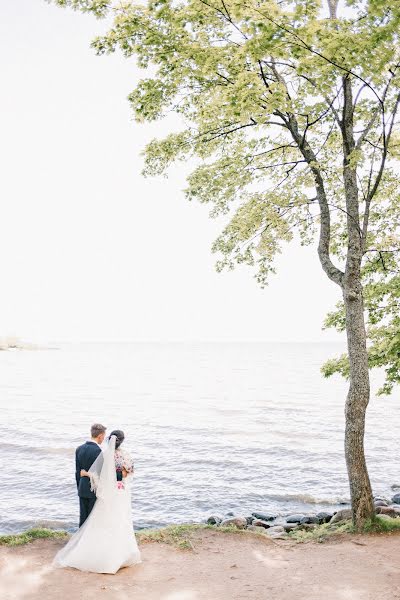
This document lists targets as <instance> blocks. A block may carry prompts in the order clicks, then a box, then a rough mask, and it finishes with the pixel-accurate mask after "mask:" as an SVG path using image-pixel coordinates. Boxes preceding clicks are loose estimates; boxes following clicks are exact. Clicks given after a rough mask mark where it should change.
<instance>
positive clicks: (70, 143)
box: [0, 0, 341, 341]
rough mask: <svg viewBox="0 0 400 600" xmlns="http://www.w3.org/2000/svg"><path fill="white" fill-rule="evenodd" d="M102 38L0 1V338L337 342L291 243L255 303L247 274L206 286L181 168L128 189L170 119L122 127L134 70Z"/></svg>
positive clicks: (197, 213)
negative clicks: (102, 49) (100, 48)
mask: <svg viewBox="0 0 400 600" xmlns="http://www.w3.org/2000/svg"><path fill="white" fill-rule="evenodd" d="M104 27H105V24H104V23H103V22H101V21H96V20H95V19H94V18H93V17H90V16H84V15H82V14H79V13H74V12H72V11H70V10H62V9H60V8H57V7H54V6H52V5H48V4H46V3H45V1H44V0H9V1H7V0H2V1H1V2H0V44H1V49H0V57H1V58H0V61H1V74H2V77H1V84H2V85H1V94H0V119H1V142H0V161H1V173H2V174H1V177H0V193H1V203H0V211H1V212H0V216H1V234H0V256H1V261H0V273H1V282H2V286H1V287H2V289H1V293H0V336H2V335H11V334H14V335H18V336H20V337H22V338H24V339H26V340H29V341H63V340H65V341H67V340H93V341H101V340H151V341H153V340H154V341H155V340H165V341H166V340H267V341H272V340H281V341H303V340H310V341H319V340H321V341H323V340H326V341H328V340H338V339H341V338H340V337H339V336H338V335H337V334H335V332H333V331H331V332H321V324H322V321H323V318H324V315H325V314H326V312H327V311H328V310H330V309H331V308H332V307H333V306H334V304H335V302H336V301H337V300H338V299H339V298H340V294H339V290H338V289H337V288H336V286H335V285H334V284H333V283H331V282H329V281H328V279H327V278H326V276H325V275H324V274H323V273H322V271H321V267H320V265H319V262H318V259H317V255H316V248H315V247H313V248H301V247H300V246H298V245H297V244H292V245H290V247H288V249H287V250H286V251H285V253H284V254H283V255H282V257H280V259H279V260H278V263H277V265H278V275H277V276H275V277H273V278H272V279H271V283H270V286H269V287H268V288H266V289H264V290H261V289H260V288H259V286H258V284H257V282H256V281H255V279H254V278H253V277H252V272H251V271H248V270H246V269H239V270H235V271H233V272H230V273H226V274H217V273H216V272H215V268H214V263H215V258H216V257H215V256H213V255H212V254H211V251H210V247H211V243H212V240H213V239H214V238H215V237H216V234H217V232H218V231H219V229H220V227H221V224H220V223H218V221H214V220H211V219H209V217H208V208H207V207H205V206H200V205H198V204H192V203H189V202H187V201H186V200H185V199H184V197H183V193H182V189H183V188H184V187H185V179H184V169H183V170H182V167H180V168H177V169H175V170H174V172H173V173H172V174H171V176H170V177H169V179H163V178H157V179H144V178H143V177H142V176H141V174H140V171H141V168H142V157H141V156H140V155H139V153H140V151H141V150H142V149H143V148H144V146H145V143H147V142H148V141H149V140H150V139H151V138H152V137H154V136H156V135H158V134H161V135H162V134H163V132H166V131H169V128H170V127H171V121H170V122H169V127H168V123H163V122H160V123H156V124H151V125H149V124H145V125H138V124H136V123H134V122H133V121H132V116H131V114H130V109H129V105H128V102H127V100H126V97H127V95H128V93H129V92H130V91H131V90H132V89H133V87H134V85H135V82H136V81H137V80H138V78H139V77H140V76H141V73H140V71H138V69H137V68H136V66H135V62H134V60H131V61H128V60H126V59H124V58H122V57H121V56H120V55H114V56H109V57H97V56H95V54H94V52H93V51H92V50H91V49H90V41H91V39H92V38H93V37H94V36H95V35H96V34H98V33H100V32H101V31H102V30H103V29H104ZM176 123H177V126H178V122H176Z"/></svg>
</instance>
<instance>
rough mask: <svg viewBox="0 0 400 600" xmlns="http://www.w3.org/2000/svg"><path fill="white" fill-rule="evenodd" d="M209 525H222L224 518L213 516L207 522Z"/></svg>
mask: <svg viewBox="0 0 400 600" xmlns="http://www.w3.org/2000/svg"><path fill="white" fill-rule="evenodd" d="M206 523H207V525H220V524H221V523H222V517H219V516H218V515H211V516H210V517H208V519H207V521H206Z"/></svg>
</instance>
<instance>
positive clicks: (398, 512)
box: [375, 506, 400, 518]
mask: <svg viewBox="0 0 400 600" xmlns="http://www.w3.org/2000/svg"><path fill="white" fill-rule="evenodd" d="M375 512H376V514H377V515H387V516H388V517H393V518H396V517H400V507H399V508H393V507H392V506H377V507H376V510H375Z"/></svg>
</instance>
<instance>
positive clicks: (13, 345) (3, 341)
mask: <svg viewBox="0 0 400 600" xmlns="http://www.w3.org/2000/svg"><path fill="white" fill-rule="evenodd" d="M7 350H57V348H49V347H47V346H39V345H37V344H32V343H30V342H24V341H23V340H21V339H19V338H16V337H0V351H7Z"/></svg>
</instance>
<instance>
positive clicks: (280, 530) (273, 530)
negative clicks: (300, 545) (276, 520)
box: [265, 525, 287, 538]
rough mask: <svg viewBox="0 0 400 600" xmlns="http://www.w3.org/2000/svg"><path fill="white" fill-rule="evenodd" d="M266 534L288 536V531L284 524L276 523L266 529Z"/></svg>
mask: <svg viewBox="0 0 400 600" xmlns="http://www.w3.org/2000/svg"><path fill="white" fill-rule="evenodd" d="M265 533H266V535H268V536H269V537H272V538H286V536H287V533H286V531H285V528H284V527H283V525H274V526H273V527H270V528H269V529H266V530H265Z"/></svg>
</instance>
